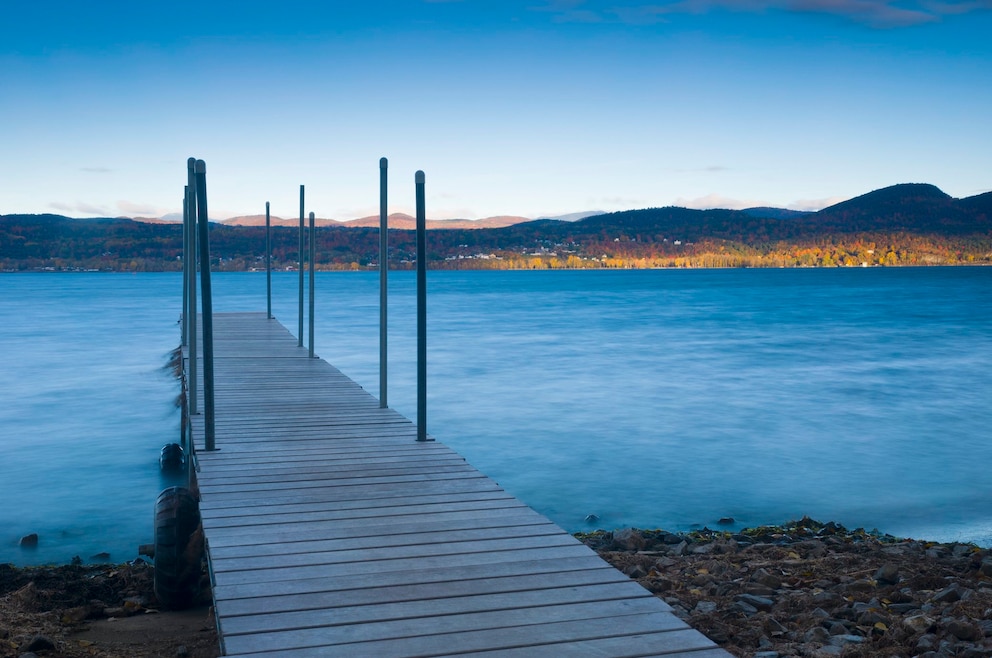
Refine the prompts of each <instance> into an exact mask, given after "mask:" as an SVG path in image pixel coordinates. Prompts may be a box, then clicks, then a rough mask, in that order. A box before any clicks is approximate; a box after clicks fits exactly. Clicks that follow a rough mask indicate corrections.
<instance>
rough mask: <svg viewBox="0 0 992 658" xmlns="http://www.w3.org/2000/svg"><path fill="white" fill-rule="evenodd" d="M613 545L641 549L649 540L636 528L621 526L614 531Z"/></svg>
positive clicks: (631, 549) (628, 548)
mask: <svg viewBox="0 0 992 658" xmlns="http://www.w3.org/2000/svg"><path fill="white" fill-rule="evenodd" d="M613 545H614V546H616V547H617V548H621V549H624V550H627V551H639V550H641V549H642V548H644V546H645V545H647V542H646V541H644V536H643V535H642V534H641V532H640V531H639V530H637V529H636V528H621V529H619V530H615V531H614V532H613Z"/></svg>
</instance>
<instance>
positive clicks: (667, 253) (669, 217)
mask: <svg viewBox="0 0 992 658" xmlns="http://www.w3.org/2000/svg"><path fill="white" fill-rule="evenodd" d="M389 233H390V262H391V265H392V266H395V267H399V268H403V267H412V263H413V261H414V258H415V256H414V249H415V246H414V245H415V239H414V233H413V232H412V231H407V230H392V229H391V230H390V232H389ZM272 244H273V262H274V266H275V267H277V268H278V269H286V268H293V267H294V266H295V264H296V259H297V257H298V233H297V231H296V229H293V228H286V227H274V228H273V229H272ZM378 244H379V239H378V229H376V228H368V227H347V226H344V227H337V226H329V227H321V228H318V229H317V248H316V251H317V267H318V269H364V268H368V267H374V266H375V264H376V260H377V258H378ZM264 245H265V229H264V228H263V227H254V226H226V225H221V224H214V225H211V230H210V247H211V261H212V266H213V267H214V268H216V269H222V270H248V269H257V268H259V267H264ZM428 252H429V253H428V257H429V259H430V266H431V267H432V268H447V269H544V268H604V267H611V268H619V267H761V266H767V267H796V266H841V265H843V266H874V265H926V264H969V263H973V264H990V263H992V192H990V193H986V194H982V195H978V196H973V197H968V198H965V199H954V198H952V197H950V196H948V195H947V194H945V193H944V192H942V191H941V190H939V189H938V188H936V187H934V186H932V185H925V184H905V185H896V186H893V187H888V188H884V189H881V190H876V191H874V192H870V193H868V194H865V195H863V196H860V197H857V198H854V199H851V200H849V201H845V202H843V203H839V204H837V205H834V206H830V207H829V208H825V209H823V210H821V211H819V212H815V213H796V212H790V211H782V210H781V209H776V208H754V209H750V210H742V211H735V210H689V209H686V208H676V207H668V208H650V209H645V210H629V211H624V212H615V213H608V214H603V215H596V216H592V217H587V218H585V219H582V220H579V221H575V222H563V221H556V220H537V221H532V222H524V223H520V224H514V225H512V226H508V227H505V228H487V229H438V230H432V231H429V232H428ZM181 255H182V229H181V226H180V225H178V224H167V223H142V222H135V221H132V220H129V219H70V218H67V217H62V216H59V215H5V216H0V268H2V269H3V270H4V271H23V270H39V269H54V270H78V269H83V270H117V271H154V270H178V269H181V268H182V263H181Z"/></svg>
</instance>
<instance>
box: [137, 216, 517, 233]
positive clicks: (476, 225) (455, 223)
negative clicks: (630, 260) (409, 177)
mask: <svg viewBox="0 0 992 658" xmlns="http://www.w3.org/2000/svg"><path fill="white" fill-rule="evenodd" d="M133 219H134V221H136V222H143V223H146V224H163V223H164V224H168V223H174V222H176V221H179V222H181V221H182V220H183V218H182V215H178V216H177V215H167V216H165V217H161V218H157V217H134V218H133ZM211 221H214V222H216V223H218V224H224V225H225V226H265V215H241V216H238V217H230V218H228V219H219V220H211ZM529 221H531V220H530V218H528V217H516V216H511V215H500V216H496V217H486V218H484V219H428V220H427V228H428V230H433V229H480V228H502V227H504V226H512V225H514V224H520V223H521V222H529ZM269 222H270V224H271V225H272V226H289V227H293V226H299V225H300V220H299V218H298V217H294V218H292V219H286V218H285V217H276V216H274V215H270V216H269ZM387 222H388V225H389V228H391V229H409V230H414V229H416V228H417V219H416V218H415V217H411V216H410V215H407V214H404V213H393V214H391V215H389V217H388V218H387ZM305 223H306V225H307V226H309V225H310V220H309V218H307V219H306V220H305ZM313 223H314V226H342V227H346V228H359V227H362V228H370V227H371V228H379V216H378V215H372V216H369V217H361V218H359V219H349V220H338V219H327V218H325V217H314V221H313Z"/></svg>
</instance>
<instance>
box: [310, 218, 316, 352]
mask: <svg viewBox="0 0 992 658" xmlns="http://www.w3.org/2000/svg"><path fill="white" fill-rule="evenodd" d="M313 224H314V220H313V213H310V358H311V359H312V358H313V302H314V299H313V295H314V287H313V276H314V275H313V265H314V261H315V260H316V255H317V233H316V231H315V230H314V225H313Z"/></svg>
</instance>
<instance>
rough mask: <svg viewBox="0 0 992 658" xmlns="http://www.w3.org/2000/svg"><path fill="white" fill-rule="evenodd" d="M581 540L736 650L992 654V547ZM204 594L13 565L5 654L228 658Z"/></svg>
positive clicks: (4, 621)
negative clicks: (172, 605) (180, 608)
mask: <svg viewBox="0 0 992 658" xmlns="http://www.w3.org/2000/svg"><path fill="white" fill-rule="evenodd" d="M577 537H578V538H579V539H580V540H581V541H583V542H585V543H586V544H587V545H589V546H590V547H592V548H593V549H594V550H596V551H597V552H598V553H599V554H600V555H601V556H602V557H603V558H604V559H606V560H607V561H608V562H610V563H611V564H613V565H614V566H615V567H617V568H618V569H620V570H621V571H623V572H624V573H626V574H627V575H629V576H630V577H631V578H634V579H636V580H637V581H638V582H639V583H641V585H643V586H644V587H645V588H647V589H648V590H650V591H651V592H653V593H654V594H655V595H657V596H658V597H660V598H662V599H663V600H664V601H666V602H667V603H668V604H669V605H671V606H672V608H673V609H674V610H675V613H676V614H678V615H679V616H680V617H682V618H683V619H685V620H686V622H688V623H689V624H690V625H691V626H693V627H694V628H696V629H698V630H699V631H701V632H702V633H704V634H706V635H707V636H708V637H710V638H711V639H712V640H713V641H715V642H716V643H717V644H719V645H720V646H722V647H723V648H725V649H726V650H727V651H729V652H730V653H732V654H733V655H735V656H741V657H744V656H748V657H755V658H780V657H784V656H811V657H816V658H820V657H830V658H832V657H836V656H841V657H869V656H871V657H874V656H904V657H906V658H909V657H912V656H920V657H921V658H945V657H946V658H950V657H952V656H954V657H962V658H979V657H992V552H990V550H989V549H984V548H979V547H977V546H974V545H972V544H939V543H934V542H927V541H920V540H911V539H898V538H896V537H892V536H889V535H882V534H878V533H872V532H865V531H864V530H861V529H857V530H848V529H846V528H844V527H842V526H839V525H837V524H835V523H819V522H816V521H813V520H810V519H802V520H801V521H796V522H793V523H789V524H786V525H784V526H765V527H759V528H753V529H748V530H742V531H740V532H723V531H719V530H708V529H703V530H701V531H697V532H691V533H671V532H666V531H664V530H637V529H633V528H625V529H621V530H615V531H613V532H593V533H585V534H579V535H577ZM198 603H199V605H198V607H196V608H194V609H193V610H190V611H185V612H180V613H176V612H166V611H161V610H159V607H158V606H157V602H156V601H155V598H154V594H153V592H152V568H151V566H150V565H148V564H146V563H144V562H143V561H141V560H140V559H139V560H136V561H135V562H133V563H128V564H121V565H79V564H74V565H64V566H54V567H31V568H14V567H11V566H10V565H3V564H0V658H8V657H9V658H22V657H23V658H31V657H32V656H38V657H46V656H59V657H66V658H83V657H89V656H96V657H100V658H124V657H128V658H131V657H146V658H214V657H215V656H217V655H218V648H217V647H218V645H217V637H216V632H215V629H214V627H213V620H212V616H211V612H210V609H209V593H208V592H206V591H205V592H204V593H203V597H202V598H201V600H200V601H199V602H198Z"/></svg>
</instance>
